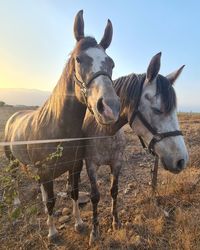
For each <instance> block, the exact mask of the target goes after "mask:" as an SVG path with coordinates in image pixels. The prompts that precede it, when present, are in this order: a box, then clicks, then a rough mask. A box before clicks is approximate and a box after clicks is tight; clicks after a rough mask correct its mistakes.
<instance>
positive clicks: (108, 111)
mask: <svg viewBox="0 0 200 250" xmlns="http://www.w3.org/2000/svg"><path fill="white" fill-rule="evenodd" d="M112 33H113V29H112V24H111V22H110V20H108V23H107V26H106V29H105V32H104V35H103V38H102V40H101V42H100V43H99V44H98V43H97V42H96V40H95V39H94V38H92V37H85V36H84V21H83V11H79V13H78V14H77V15H76V18H75V22H74V35H75V39H76V41H77V43H76V46H75V48H74V50H73V51H72V53H71V56H70V58H69V60H68V63H67V64H66V66H65V68H64V70H63V73H62V75H61V77H60V80H59V81H58V83H57V85H56V87H55V89H54V91H53V93H52V95H51V96H50V98H49V99H48V100H47V101H46V103H45V104H44V105H43V106H42V107H41V108H39V109H37V110H35V111H20V112H18V113H16V114H14V115H13V116H12V117H11V118H10V119H9V120H8V122H7V124H6V129H5V141H7V142H11V144H10V146H6V147H5V153H6V156H7V157H8V158H9V159H10V158H11V159H18V160H19V161H20V162H21V163H23V164H25V165H27V164H28V165H30V166H32V167H33V169H36V170H37V175H38V176H39V178H40V184H41V190H42V195H43V201H44V202H45V203H46V208H47V211H48V220H47V224H48V226H49V234H48V237H50V238H51V237H53V236H55V235H56V234H57V230H56V228H55V225H54V221H53V216H52V213H53V208H54V205H55V197H54V192H53V180H54V179H55V178H57V177H58V176H60V175H61V174H63V173H64V172H66V171H69V172H70V176H71V183H72V199H73V213H74V216H75V229H76V230H78V229H79V228H80V227H81V226H82V223H83V222H82V220H81V218H80V215H79V210H78V202H77V200H78V177H79V174H80V170H81V168H82V160H81V159H82V158H83V147H81V143H82V142H81V141H71V142H65V143H62V147H63V152H62V155H61V157H59V158H56V159H49V155H51V154H52V153H53V152H55V150H56V148H57V145H58V143H52V144H48V143H46V144H24V145H14V144H13V145H12V142H14V141H30V140H45V139H63V138H74V137H78V138H80V137H83V135H82V131H81V127H82V123H83V120H84V116H85V112H86V108H87V107H88V108H89V109H90V111H91V112H92V113H93V115H94V117H95V119H96V121H97V123H101V124H111V123H114V122H116V120H117V119H118V116H119V110H120V102H119V97H118V96H117V95H116V93H115V91H114V88H113V85H112V80H111V76H112V69H113V67H114V62H113V60H112V59H111V58H110V57H109V56H108V55H107V54H106V52H105V50H106V49H107V48H108V47H109V45H110V43H111V40H112ZM47 159H48V160H47ZM45 160H47V161H46V163H45V164H44V162H45ZM36 163H37V164H36ZM40 163H41V164H40ZM36 165H37V166H36Z"/></svg>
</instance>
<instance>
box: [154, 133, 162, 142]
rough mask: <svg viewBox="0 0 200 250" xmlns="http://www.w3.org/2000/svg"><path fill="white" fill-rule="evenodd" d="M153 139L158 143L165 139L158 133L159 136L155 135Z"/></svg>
mask: <svg viewBox="0 0 200 250" xmlns="http://www.w3.org/2000/svg"><path fill="white" fill-rule="evenodd" d="M153 137H154V138H155V140H156V141H157V142H159V141H161V140H162V139H163V136H162V134H160V133H157V134H155V135H153Z"/></svg>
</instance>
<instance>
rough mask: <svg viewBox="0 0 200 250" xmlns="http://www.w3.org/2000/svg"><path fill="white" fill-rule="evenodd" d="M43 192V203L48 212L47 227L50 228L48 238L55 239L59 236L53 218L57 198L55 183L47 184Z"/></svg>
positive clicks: (42, 188)
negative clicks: (55, 195) (54, 189)
mask: <svg viewBox="0 0 200 250" xmlns="http://www.w3.org/2000/svg"><path fill="white" fill-rule="evenodd" d="M41 191H42V196H43V201H44V202H45V203H46V209H47V211H48V219H47V225H48V227H49V234H48V238H49V239H53V238H55V237H56V236H57V235H58V231H57V230H56V227H55V224H54V218H53V208H54V205H55V201H56V199H55V197H54V192H53V181H48V182H45V183H43V184H42V185H41Z"/></svg>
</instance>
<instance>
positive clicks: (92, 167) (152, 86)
mask: <svg viewBox="0 0 200 250" xmlns="http://www.w3.org/2000/svg"><path fill="white" fill-rule="evenodd" d="M160 57H161V53H159V54H157V55H155V56H154V57H153V58H152V60H151V62H150V64H149V66H148V69H147V73H146V74H131V75H128V76H125V77H120V78H119V79H117V80H115V81H114V88H115V90H116V92H117V94H118V96H119V97H120V101H121V112H120V117H119V120H118V121H117V122H116V123H115V124H114V125H110V126H106V127H103V126H101V125H99V124H97V122H96V121H95V119H94V117H93V116H92V115H91V113H90V112H89V111H87V113H86V116H85V120H84V124H83V132H84V135H85V136H86V137H91V136H106V135H113V134H115V133H116V132H117V131H118V132H117V133H116V134H115V136H114V137H113V138H106V139H100V140H90V141H88V142H87V146H86V152H85V161H86V168H87V173H88V176H89V179H90V183H91V201H92V205H93V221H92V223H93V228H92V232H91V234H90V241H89V244H90V245H91V244H92V243H93V242H94V241H95V240H96V239H97V237H98V235H99V222H98V211H97V206H98V203H99V200H100V193H99V191H98V185H97V176H96V173H97V168H98V167H99V166H100V165H110V168H111V176H112V179H111V189H110V192H111V196H112V208H111V212H112V216H113V223H112V225H113V229H116V228H118V227H119V225H120V221H119V219H118V212H117V195H118V177H119V173H120V169H121V167H122V160H123V159H122V153H123V151H124V147H125V142H124V136H123V132H122V131H121V130H120V128H121V127H122V126H124V125H125V124H126V123H129V124H130V127H131V128H132V129H133V130H134V131H135V132H136V134H137V135H138V136H139V137H140V139H141V140H142V142H143V143H144V144H146V145H148V146H149V150H150V151H151V152H153V153H154V154H156V155H158V157H159V158H160V161H161V163H162V165H163V167H164V168H165V169H166V170H169V171H170V172H172V173H179V172H180V171H182V170H183V169H184V168H185V167H186V164H187V162H188V152H187V149H186V146H185V143H184V139H183V136H182V134H181V132H180V131H179V124H178V118H177V111H176V95H175V91H174V88H173V84H174V82H175V81H176V79H177V78H178V76H179V75H180V73H181V71H182V69H183V67H181V68H180V69H179V70H177V71H175V72H173V73H172V74H170V75H168V76H166V77H164V76H162V75H159V74H158V72H159V69H160Z"/></svg>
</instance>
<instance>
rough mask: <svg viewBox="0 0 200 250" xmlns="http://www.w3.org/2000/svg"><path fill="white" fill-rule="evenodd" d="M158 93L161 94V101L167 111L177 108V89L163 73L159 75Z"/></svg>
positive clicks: (157, 82)
mask: <svg viewBox="0 0 200 250" xmlns="http://www.w3.org/2000/svg"><path fill="white" fill-rule="evenodd" d="M156 95H160V96H161V102H162V105H163V108H164V112H165V113H170V112H171V111H172V110H173V109H174V108H176V103H177V101H176V93H175V90H174V88H173V86H172V84H171V83H170V82H169V80H168V79H167V78H166V77H164V76H162V75H158V76H157V81H156Z"/></svg>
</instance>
